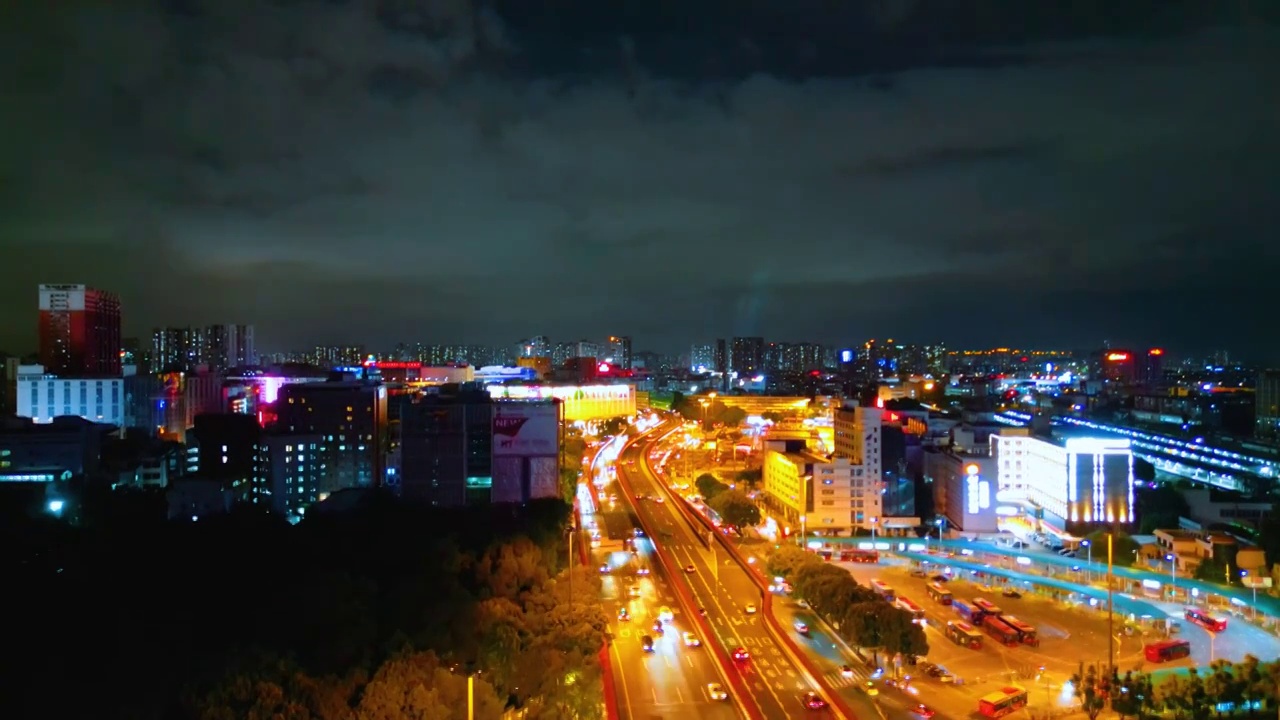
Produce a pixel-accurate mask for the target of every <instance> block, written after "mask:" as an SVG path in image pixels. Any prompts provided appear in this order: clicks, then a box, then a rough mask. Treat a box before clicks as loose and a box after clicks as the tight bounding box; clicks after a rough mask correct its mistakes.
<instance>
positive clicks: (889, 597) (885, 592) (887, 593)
mask: <svg viewBox="0 0 1280 720" xmlns="http://www.w3.org/2000/svg"><path fill="white" fill-rule="evenodd" d="M871 589H872V590H875V591H876V594H877V595H879V596H880V597H882V598H884V599H885V600H886V601H887V602H893V601H894V600H895V599H896V596H895V595H894V593H893V588H891V587H889V586H888V585H886V584H884V583H883V582H880V581H879V580H872V581H871Z"/></svg>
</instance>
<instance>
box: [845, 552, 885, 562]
mask: <svg viewBox="0 0 1280 720" xmlns="http://www.w3.org/2000/svg"><path fill="white" fill-rule="evenodd" d="M840 562H854V563H867V564H874V563H878V562H880V553H878V552H876V551H875V550H841V551H840Z"/></svg>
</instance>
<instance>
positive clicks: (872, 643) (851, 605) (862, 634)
mask: <svg viewBox="0 0 1280 720" xmlns="http://www.w3.org/2000/svg"><path fill="white" fill-rule="evenodd" d="M765 567H766V568H767V569H768V570H769V572H770V573H772V574H774V575H780V576H782V577H784V578H786V579H787V580H788V581H789V582H790V583H791V587H792V590H793V592H794V594H795V596H796V597H799V598H801V599H803V600H804V601H805V602H807V603H809V607H810V608H812V609H813V612H814V613H816V614H817V615H818V616H819V617H821V618H822V619H824V620H826V621H827V622H828V623H830V624H831V626H832V627H833V628H835V630H836V632H837V633H838V634H839V635H840V637H841V638H842V639H844V640H845V641H846V642H848V643H851V644H853V645H858V646H860V647H864V648H868V649H870V650H872V651H873V652H874V653H876V654H877V656H878V654H879V653H880V652H881V651H883V652H886V653H888V654H890V655H896V654H901V655H903V656H923V655H926V654H928V652H929V641H928V638H927V637H926V636H925V634H924V628H922V627H920V625H918V624H916V623H915V622H913V618H912V616H911V613H909V612H907V611H905V610H903V609H901V608H898V607H895V606H894V605H892V604H890V603H888V602H885V601H884V600H883V599H882V598H880V597H879V596H878V595H876V594H875V592H873V591H872V590H871V589H870V588H866V587H863V586H862V585H859V584H858V582H857V581H856V580H854V579H853V576H852V575H850V574H849V573H848V572H847V571H846V570H844V569H843V568H841V567H840V566H838V565H832V564H831V563H828V562H825V561H824V560H822V559H821V558H819V557H818V556H817V555H816V554H814V553H812V552H808V551H807V550H804V549H801V548H799V547H796V546H794V545H782V546H779V547H778V548H776V549H775V550H774V551H773V553H771V554H770V556H769V558H768V560H767V561H766V562H765Z"/></svg>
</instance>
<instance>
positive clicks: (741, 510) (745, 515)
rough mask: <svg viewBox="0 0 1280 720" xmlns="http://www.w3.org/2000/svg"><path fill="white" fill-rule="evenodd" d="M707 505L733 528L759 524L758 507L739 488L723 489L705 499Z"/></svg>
mask: <svg viewBox="0 0 1280 720" xmlns="http://www.w3.org/2000/svg"><path fill="white" fill-rule="evenodd" d="M707 505H709V506H710V507H711V509H712V510H715V511H716V512H717V513H719V515H720V519H721V520H723V521H724V522H725V523H726V524H728V525H731V526H733V527H734V528H739V529H741V528H745V527H755V526H756V525H759V524H760V508H759V507H757V506H756V503H755V501H754V500H752V499H751V498H750V497H748V496H747V494H746V493H745V492H743V491H741V490H723V491H721V492H718V493H716V495H715V497H713V498H711V499H709V500H707Z"/></svg>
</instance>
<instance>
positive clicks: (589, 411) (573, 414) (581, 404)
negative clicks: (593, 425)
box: [488, 385, 636, 422]
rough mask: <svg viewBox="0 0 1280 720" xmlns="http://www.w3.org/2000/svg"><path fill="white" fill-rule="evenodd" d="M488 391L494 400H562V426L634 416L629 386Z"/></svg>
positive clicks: (512, 387) (514, 387)
mask: <svg viewBox="0 0 1280 720" xmlns="http://www.w3.org/2000/svg"><path fill="white" fill-rule="evenodd" d="M488 390H489V396H490V397H492V398H494V399H497V400H503V399H507V400H528V399H534V400H544V399H547V398H556V399H559V400H562V401H563V402H564V419H565V421H566V422H577V421H579V420H607V419H609V418H615V417H630V416H632V415H635V414H636V389H635V386H633V385H490V386H489V387H488Z"/></svg>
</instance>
